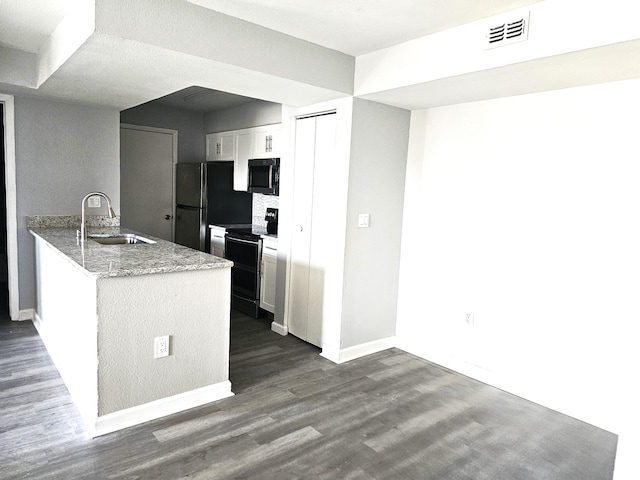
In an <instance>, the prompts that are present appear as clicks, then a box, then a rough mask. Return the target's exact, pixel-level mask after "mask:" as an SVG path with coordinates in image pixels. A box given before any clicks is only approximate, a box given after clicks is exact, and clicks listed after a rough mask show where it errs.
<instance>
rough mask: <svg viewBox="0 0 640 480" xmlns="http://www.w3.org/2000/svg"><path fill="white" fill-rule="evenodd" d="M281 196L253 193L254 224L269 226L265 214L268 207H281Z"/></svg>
mask: <svg viewBox="0 0 640 480" xmlns="http://www.w3.org/2000/svg"><path fill="white" fill-rule="evenodd" d="M279 198H280V197H278V196H277V195H263V194H261V193H254V194H253V213H252V217H253V224H254V225H261V226H263V227H266V226H267V222H266V220H265V219H264V216H265V215H266V213H267V208H279Z"/></svg>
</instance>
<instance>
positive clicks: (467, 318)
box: [464, 312, 473, 327]
mask: <svg viewBox="0 0 640 480" xmlns="http://www.w3.org/2000/svg"><path fill="white" fill-rule="evenodd" d="M464 323H466V324H467V325H468V326H470V327H473V312H471V313H466V314H465V317H464Z"/></svg>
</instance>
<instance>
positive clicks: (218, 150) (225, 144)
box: [207, 132, 234, 162]
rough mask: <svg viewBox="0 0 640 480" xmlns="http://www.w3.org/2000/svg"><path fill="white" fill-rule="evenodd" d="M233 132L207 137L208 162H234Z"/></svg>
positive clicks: (212, 134)
mask: <svg viewBox="0 0 640 480" xmlns="http://www.w3.org/2000/svg"><path fill="white" fill-rule="evenodd" d="M233 154H234V138H233V132H222V133H210V134H209V135H207V162H215V161H226V160H233Z"/></svg>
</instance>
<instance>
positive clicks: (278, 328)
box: [271, 322, 289, 337]
mask: <svg viewBox="0 0 640 480" xmlns="http://www.w3.org/2000/svg"><path fill="white" fill-rule="evenodd" d="M271 331H272V332H276V333H278V334H280V335H282V336H283V337H284V336H286V335H288V334H289V329H288V328H287V327H285V326H284V325H280V324H279V323H276V322H271Z"/></svg>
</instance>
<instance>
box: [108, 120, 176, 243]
mask: <svg viewBox="0 0 640 480" xmlns="http://www.w3.org/2000/svg"><path fill="white" fill-rule="evenodd" d="M123 128H124V129H126V130H139V131H142V132H154V133H164V134H166V135H171V136H172V137H173V153H172V156H173V159H172V163H173V172H172V175H173V178H172V179H171V186H172V189H173V191H172V192H171V205H173V212H172V218H171V241H172V242H173V240H175V238H174V236H175V230H176V223H175V222H176V165H177V164H178V130H173V129H170V128H159V127H147V126H145V125H133V124H131V123H121V124H120V129H123Z"/></svg>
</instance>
